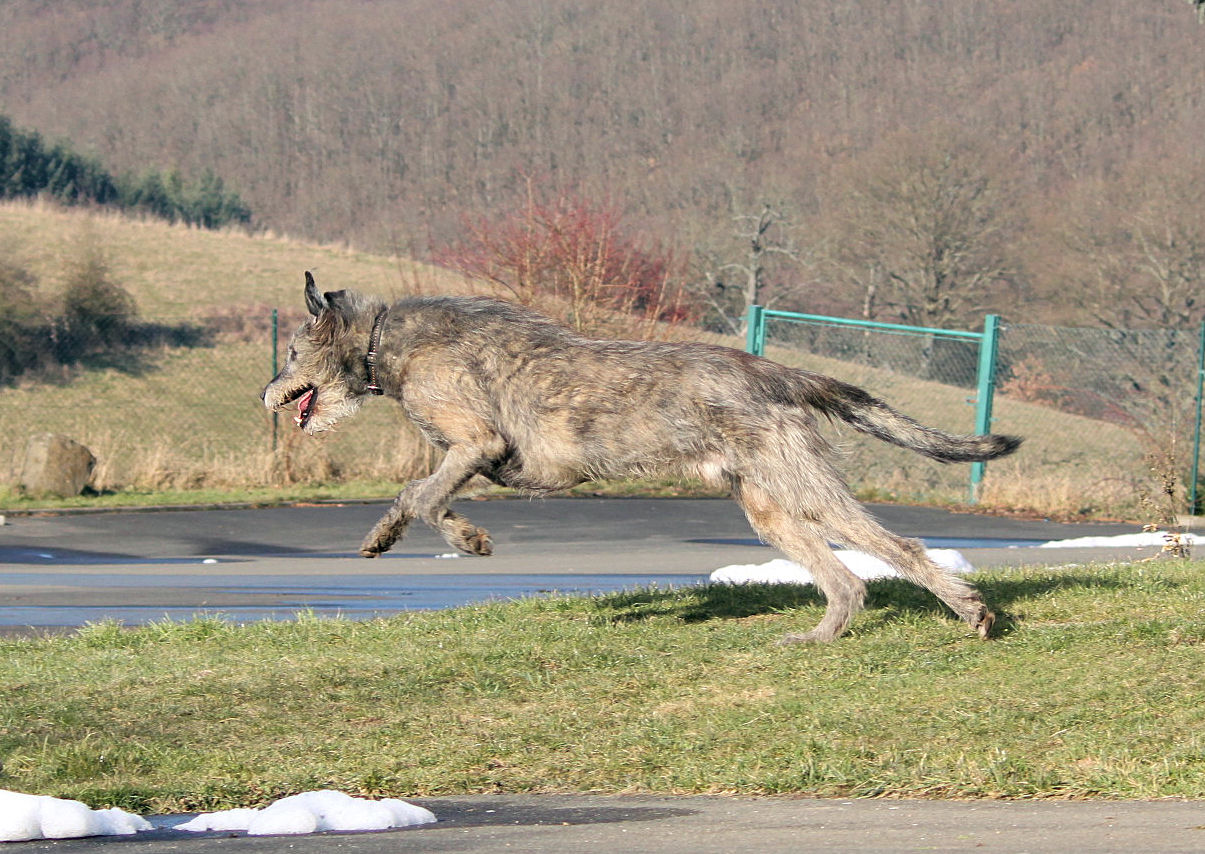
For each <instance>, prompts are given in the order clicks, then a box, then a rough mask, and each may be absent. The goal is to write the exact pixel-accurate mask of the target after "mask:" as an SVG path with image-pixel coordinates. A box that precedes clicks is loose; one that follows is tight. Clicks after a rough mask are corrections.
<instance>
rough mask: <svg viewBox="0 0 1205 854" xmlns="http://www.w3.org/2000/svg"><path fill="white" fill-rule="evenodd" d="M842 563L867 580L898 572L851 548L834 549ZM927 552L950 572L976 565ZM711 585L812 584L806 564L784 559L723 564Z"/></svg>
mask: <svg viewBox="0 0 1205 854" xmlns="http://www.w3.org/2000/svg"><path fill="white" fill-rule="evenodd" d="M833 554H834V555H836V556H837V559H838V560H840V561H841V562H842V563H843V564H845V565H846V566H847V567H849V569H850V571H851V572H853V574H854V575H856V576H858V577H859V578H862V579H865V580H867V581H869V580H870V579H874V578H895V577H898V576H899V573H898V572H896V571H895V570H894V569H892V568H891V567H890V566H888V565H887V564H886V563H884V562H883V561H881V560H879V559H878V558H876V557H872V556H870V555H868V554H866V553H865V552H860V551H854V550H850V549H837V550H834V551H833ZM926 554H928V555H929V558H930V560H932V561H933V562H934V563H936V564H937V565H938V566H940V567H942V568H944V569H948V570H950V571H951V572H957V573H960V574H965V573H968V572H974V571H975V567H973V566H971V564H970V562H969V561H968V560H967V559H966V558H965V557H964V556H963V554H962V552H960V551H957V550H956V549H927V550H926ZM711 581H712V583H713V584H812V583H813V582H814V579H813V578H812V573H811V572H810V571H809V570H807V569H806V568H805V567H802V566H800V565H799V564H797V563H795V562H794V561H789V560H786V559H785V558H777V559H775V560H772V561H770V562H769V563H761V564H734V565H732V566H724V567H720V568H719V569H717V570H716V571H715V572H713V573H711Z"/></svg>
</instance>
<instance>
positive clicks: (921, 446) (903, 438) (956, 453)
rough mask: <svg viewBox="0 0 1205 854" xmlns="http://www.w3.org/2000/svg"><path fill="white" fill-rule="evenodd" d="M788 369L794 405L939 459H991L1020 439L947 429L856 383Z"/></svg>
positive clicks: (962, 460)
mask: <svg viewBox="0 0 1205 854" xmlns="http://www.w3.org/2000/svg"><path fill="white" fill-rule="evenodd" d="M788 370H790V369H788ZM790 374H791V375H792V379H793V381H792V382H790V385H791V386H792V391H793V394H792V395H791V396H792V397H793V398H794V401H793V402H794V403H795V405H801V404H802V405H806V406H810V407H812V408H814V409H816V410H818V411H820V412H822V413H824V414H825V415H827V416H828V417H830V418H839V419H841V420H842V421H845V422H846V423H848V424H849V425H850V426H851V427H853V428H854V429H855V430H859V431H861V432H862V433H866V434H869V435H871V436H874V437H875V438H876V439H881V440H883V441H884V442H889V443H891V444H892V445H898V446H900V447H901V448H908V449H909V450H912V451H916V452H917V453H918V454H922V455H923V456H926V457H930V458H932V459H935V460H937V461H939V462H943V463H970V462H982V461H985V460H994V459H996V458H997V457H1003V456H1007V455H1008V454H1011V453H1012V452H1013V451H1015V450H1017V448H1018V447H1019V446H1020V444H1021V441H1022V440H1021V437H1019V436H1002V435H997V434H989V435H986V436H960V435H956V434H953V433H946V432H944V431H942V430H937V429H935V428H933V427H926V426H925V425H924V424H921V423H919V422H918V421H915V420H913V419H912V418H909V417H908V416H907V415H904V414H903V413H900V412H896V411H895V410H894V409H892V408H891V407H890V406H888V405H887V404H886V403H884V402H883V401H881V400H879V399H878V398H876V397H874V396H872V395H871V394H869V393H868V392H866V391H864V390H863V389H860V388H858V387H857V386H853V385H850V384H849V383H843V382H841V381H840V380H836V379H833V378H832V377H826V376H823V375H821V374H813V373H811V372H808V371H796V370H790Z"/></svg>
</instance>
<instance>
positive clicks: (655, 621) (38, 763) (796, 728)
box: [0, 561, 1205, 812]
mask: <svg viewBox="0 0 1205 854" xmlns="http://www.w3.org/2000/svg"><path fill="white" fill-rule="evenodd" d="M977 578H978V579H979V584H980V587H981V588H982V589H983V590H984V592H985V594H986V595H987V597H988V598H989V601H991V602H992V603H993V604H994V605H995V606H996V608H997V610H998V612H1000V615H1001V620H1000V623H999V624H998V625H999V628H1000V630H1001V631H1000V637H999V638H998V639H997V640H995V641H993V642H990V643H984V642H981V641H978V640H977V639H975V638H973V637H972V636H971V635H970V634H969V632H967V631H966V630H965V629H964V627H963V626H962V625H961V624H960V623H957V622H955V621H954V620H953V619H952V618H950V617H949V616H948V615H946V614H944V613H943V612H942V611H940V610H939V609H938V606H937V605H936V603H935V602H934V601H933V600H932V599H931V597H928V596H927V594H924V593H922V592H920V591H918V590H916V589H915V588H912V587H911V586H909V585H907V584H904V583H903V582H899V581H877V582H872V583H871V585H870V588H871V600H870V606H869V608H868V610H867V611H866V612H865V613H864V614H862V615H861V616H860V617H859V618H858V619H857V620H856V621H855V624H854V628H853V630H852V632H851V634H850V635H848V636H847V637H845V638H842V639H841V640H839V641H838V642H836V643H833V644H830V645H827V646H818V647H817V646H791V647H778V646H776V645H775V641H776V640H777V639H778V638H779V637H780V636H781V635H782V634H784V633H785V632H787V631H789V630H799V629H803V628H806V627H810V625H811V624H813V623H814V622H815V621H817V620H818V619H819V617H820V611H821V604H820V602H819V601H818V600H817V598H816V596H815V594H814V592H813V591H812V590H811V589H810V588H799V587H749V588H737V589H733V588H725V587H708V588H695V589H684V590H664V589H641V590H633V591H629V592H625V593H620V594H613V595H606V596H598V597H553V598H547V599H532V600H525V601H520V602H513V603H502V604H491V605H486V606H477V607H466V608H460V609H456V610H451V611H443V612H415V613H409V614H404V615H401V616H398V617H395V618H391V619H382V620H375V621H370V622H352V621H344V620H326V619H315V618H310V617H301V618H299V619H298V620H296V621H294V622H288V623H254V624H249V625H243V626H240V625H235V624H231V623H227V622H223V621H220V620H216V619H206V620H201V621H197V622H190V623H165V624H156V625H152V626H149V627H146V628H140V629H124V628H122V627H120V626H118V625H113V624H102V625H95V626H90V627H88V628H86V629H85V630H84V631H82V632H80V633H78V634H76V635H71V636H64V637H55V638H47V639H15V640H5V641H2V642H0V653H2V654H0V762H2V763H3V767H2V770H0V788H6V789H14V790H18V791H25V792H33V793H39V794H50V795H55V796H65V797H73V798H80V799H82V800H85V801H86V802H88V803H89V804H90V805H93V806H104V805H116V806H121V807H124V808H126V809H130V810H134V811H138V812H164V811H186V810H199V809H216V808H224V807H231V806H236V805H253V804H260V803H263V802H266V801H268V800H271V799H274V798H276V797H280V796H282V795H285V794H288V793H292V792H297V791H303V790H308V789H314V788H321V787H334V788H338V789H342V790H344V791H346V792H349V793H351V794H367V795H383V794H389V795H400V796H406V795H411V796H413V795H435V794H449V793H465V792H532V791H591V792H666V793H678V792H740V793H767V794H787V793H791V794H794V793H801V794H809V795H830V796H841V797H851V796H917V797H970V798H984V797H1015V798H1034V797H1036V798H1066V797H1091V796H1098V797H1109V798H1160V797H1186V798H1201V797H1205V562H1200V561H1197V562H1173V561H1168V562H1159V563H1144V564H1133V565H1108V566H1083V567H1068V568H1061V569H1048V568H1044V569H1026V570H1000V571H993V572H984V573H980V574H979V575H978V576H977Z"/></svg>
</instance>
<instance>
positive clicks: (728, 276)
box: [0, 0, 1205, 331]
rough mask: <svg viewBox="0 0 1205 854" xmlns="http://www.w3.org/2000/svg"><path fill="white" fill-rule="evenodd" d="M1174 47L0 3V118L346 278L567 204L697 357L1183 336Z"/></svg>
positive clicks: (1059, 12)
mask: <svg viewBox="0 0 1205 854" xmlns="http://www.w3.org/2000/svg"><path fill="white" fill-rule="evenodd" d="M1203 50H1205V27H1200V26H1198V25H1197V21H1196V19H1195V16H1194V15H1193V12H1192V9H1191V8H1189V7H1188V6H1187V5H1186V4H1185V3H1183V2H1179V1H1178V0H1161V2H1156V3H1132V2H1123V0H1093V2H1089V0H1065V1H1064V2H1055V0H1015V2H996V3H966V2H958V1H957V0H923V2H917V1H916V0H906V2H898V3H892V4H887V5H884V4H882V3H870V2H865V0H833V2H826V3H797V2H785V1H784V0H767V2H760V3H757V4H750V3H743V2H740V3H731V2H725V3H718V2H697V0H694V2H684V1H683V2H675V0H656V2H651V3H650V2H644V1H643V0H642V2H634V0H602V2H595V3H591V4H578V3H555V2H548V0H505V2H497V3H489V4H482V3H477V2H467V0H442V2H440V3H432V2H429V0H378V2H373V0H315V2H297V0H254V2H252V0H191V1H189V0H185V2H165V0H56V1H55V2H46V0H10V2H6V3H4V4H3V5H2V6H0V113H2V114H4V115H7V116H8V117H9V118H10V119H11V120H12V121H13V122H14V124H16V125H18V126H21V127H25V128H30V129H34V130H36V131H37V132H39V133H41V134H43V135H45V136H46V137H47V138H48V139H67V140H70V141H71V143H72V144H73V145H74V146H76V147H78V148H79V149H81V150H82V151H84V152H85V153H87V154H89V155H92V156H95V157H96V158H98V159H99V160H100V161H101V162H103V163H104V164H105V165H106V166H107V167H108V168H110V169H112V170H113V171H114V172H115V173H136V172H138V171H140V170H145V169H148V168H154V169H160V170H165V171H168V170H179V171H180V172H182V173H183V174H186V175H192V176H200V175H217V176H220V177H221V179H223V180H224V181H225V182H226V186H227V187H229V188H230V189H231V190H233V191H235V192H237V193H238V195H239V197H240V198H241V199H242V200H243V201H244V202H245V203H246V204H247V206H248V208H249V209H250V211H252V212H253V215H254V224H255V225H256V226H258V227H260V228H266V229H271V230H274V231H275V232H277V233H285V234H290V235H293V236H297V237H303V238H306V239H312V240H318V241H346V242H348V243H351V244H354V245H357V246H359V247H361V248H365V249H370V250H374V251H389V252H397V253H399V254H409V255H415V256H418V257H429V256H430V255H431V254H434V255H435V256H436V257H440V256H441V253H442V254H443V257H446V256H447V253H448V251H449V249H448V248H449V247H453V248H454V247H456V246H457V245H459V244H458V241H463V240H464V239H465V235H466V231H469V232H471V231H472V228H473V225H472V224H473V223H480V222H483V221H486V220H488V219H490V218H498V217H505V216H507V215H508V214H509V213H510V212H513V211H515V210H517V209H522V207H523V206H524V205H525V204H527V203H528V202H530V200H531V198H532V197H533V196H539V197H540V199H541V200H542V201H543V202H545V203H549V204H557V203H563V202H564V200H566V199H573V200H587V201H588V203H589V204H590V205H594V206H595V207H596V208H597V209H599V210H606V211H607V212H608V215H609V216H614V217H616V218H617V221H619V222H621V224H622V228H624V229H626V231H627V233H628V234H629V235H631V236H632V237H631V239H633V240H636V239H638V240H640V241H642V242H643V243H644V245H646V246H648V247H655V248H656V250H657V251H658V252H660V253H661V254H662V255H663V256H664V255H672V257H673V258H675V259H676V262H675V267H674V269H675V270H680V271H682V272H681V273H680V275H681V276H682V277H683V278H684V279H685V280H687V282H688V284H689V285H690V286H691V287H692V289H693V290H694V292H695V294H696V295H697V297H698V298H699V300H700V302H701V303H702V304H703V305H704V306H705V307H706V315H707V316H706V320H707V322H708V324H709V325H712V326H713V328H716V329H717V331H722V330H727V331H737V330H736V327H737V326H739V321H737V320H736V319H737V318H739V315H740V311H741V309H742V308H743V305H744V302H745V301H746V300H747V299H750V298H752V297H754V296H755V297H756V298H757V300H758V301H759V302H762V303H767V304H771V305H773V306H774V307H777V308H788V309H796V310H803V311H809V312H816V313H834V314H843V315H855V316H867V317H873V318H876V319H880V320H888V321H890V320H905V321H910V322H917V323H925V324H930V325H955V326H963V327H975V326H976V325H977V324H978V323H980V322H981V320H982V314H983V312H985V311H1001V312H1004V313H1005V314H1007V315H1010V316H1012V317H1013V318H1014V319H1022V318H1020V317H1017V315H1019V314H1023V315H1024V319H1025V320H1026V321H1028V322H1047V323H1058V324H1069V325H1076V324H1083V325H1101V324H1104V325H1116V326H1124V327H1131V328H1132V327H1144V326H1152V327H1153V326H1162V327H1167V326H1175V327H1179V328H1189V327H1192V326H1194V325H1195V324H1197V323H1199V322H1200V321H1201V320H1202V319H1203V318H1205V299H1201V297H1200V296H1199V295H1200V293H1201V281H1202V274H1203V272H1205V222H1202V220H1201V218H1200V216H1199V213H1200V211H1201V210H1202V208H1203V207H1205V204H1203V203H1205V180H1203V179H1205V149H1203V148H1202V146H1201V145H1200V144H1199V141H1200V140H1201V139H1205V111H1203V109H1202V108H1203V104H1202V100H1203V99H1205V63H1203V62H1202V58H1203V57H1202V51H1203Z"/></svg>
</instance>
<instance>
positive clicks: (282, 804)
mask: <svg viewBox="0 0 1205 854" xmlns="http://www.w3.org/2000/svg"><path fill="white" fill-rule="evenodd" d="M435 820H436V819H435V814H434V813H432V812H431V811H430V810H428V809H424V808H423V807H420V806H416V805H414V804H411V803H407V802H406V801H401V800H398V799H397V798H384V799H383V800H379V801H371V800H367V799H365V798H353V797H352V796H351V795H347V794H344V793H343V792H335V791H331V790H329V789H327V790H323V791H320V792H303V793H302V794H300V795H292V796H291V797H287V798H281V799H280V800H279V801H275V802H274V803H272V804H270V805H269V806H267V807H264V808H263V809H261V810H255V809H238V810H224V811H222V812H216V813H205V814H204V815H199V816H197V817H196V818H194V819H193V820H192V821H188V822H185V823H184V824H178V825H176V827H175V829H176V830H188V831H193V832H202V831H210V830H219V831H226V830H245V831H246V832H247V835H248V836H294V835H300V834H305V833H317V832H319V831H324V830H333V831H345V832H346V831H355V830H359V831H368V830H390V829H392V828H396V827H410V826H411V825H417V824H430V823H431V822H433V821H435Z"/></svg>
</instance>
